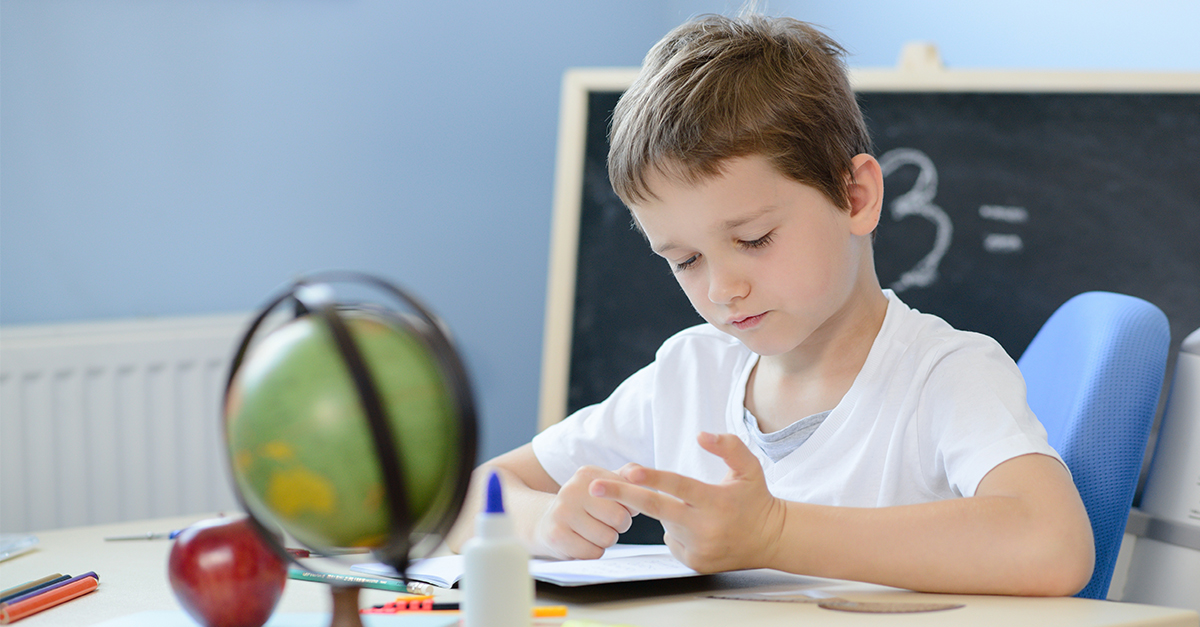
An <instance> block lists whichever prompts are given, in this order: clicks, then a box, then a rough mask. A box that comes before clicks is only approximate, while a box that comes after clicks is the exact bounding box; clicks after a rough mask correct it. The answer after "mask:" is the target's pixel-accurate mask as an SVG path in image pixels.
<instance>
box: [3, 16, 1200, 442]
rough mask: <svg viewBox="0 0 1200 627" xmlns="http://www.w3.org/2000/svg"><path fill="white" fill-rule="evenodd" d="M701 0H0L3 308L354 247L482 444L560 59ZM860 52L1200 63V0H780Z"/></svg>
mask: <svg viewBox="0 0 1200 627" xmlns="http://www.w3.org/2000/svg"><path fill="white" fill-rule="evenodd" d="M740 4H741V3H740V2H701V1H697V0H691V1H689V0H658V1H651V0H588V1H580V2H574V1H570V2H562V1H556V0H515V1H513V2H506V3H496V2H483V1H477V2H464V1H461V0H459V1H444V2H396V1H384V0H361V1H351V0H341V1H336V0H291V1H287V2H275V1H265V0H262V1H255V0H196V1H191V2H171V1H160V2H142V1H135V0H120V1H117V0H114V1H108V2H102V1H95V0H4V1H3V3H2V4H0V324H5V325H11V324H30V323H46V322H58V321H76V320H90V319H109V318H126V317H142V316H173V315H190V314H207V313H218V312H241V311H248V310H250V309H252V308H254V307H255V306H256V305H258V304H259V303H260V301H261V300H262V299H263V298H264V297H265V296H266V295H267V294H268V293H269V292H271V291H273V290H274V289H275V288H276V287H278V286H279V285H280V284H282V283H283V282H285V281H287V280H288V279H290V278H292V277H294V276H296V275H298V274H301V273H304V272H307V271H312V270H316V269H322V268H334V267H336V268H349V269H358V270H364V271H369V272H374V273H378V274H382V275H385V276H389V277H392V278H394V279H395V280H397V281H399V282H401V283H402V284H404V285H406V286H408V287H409V288H411V289H412V290H414V291H416V292H417V293H419V294H420V295H421V296H422V297H423V298H424V299H425V300H426V301H427V302H428V303H429V304H431V305H432V306H433V307H434V309H436V310H437V311H438V312H440V313H441V314H442V315H443V316H444V317H445V318H446V320H447V322H448V323H449V324H450V326H451V327H452V328H453V329H454V331H455V333H456V335H457V336H458V339H459V341H460V343H461V345H462V346H463V347H464V350H465V352H466V355H467V359H468V361H469V363H470V367H471V370H472V373H473V375H474V378H475V382H476V385H477V388H478V395H479V400H480V405H481V412H482V417H483V420H484V433H483V437H484V443H483V451H482V454H483V455H484V456H491V455H495V454H497V453H500V452H502V451H504V450H507V449H509V448H512V447H514V446H517V445H519V444H521V443H523V442H525V441H527V440H528V439H529V437H530V436H532V434H533V432H534V425H535V423H536V418H535V417H536V411H537V386H538V381H539V368H540V359H541V334H542V322H543V308H544V298H545V284H546V259H547V254H548V249H549V229H550V213H551V208H550V204H551V190H552V186H553V164H554V148H555V135H556V131H557V120H558V96H559V93H558V92H559V81H560V78H561V74H562V71H563V70H564V69H566V68H568V67H572V66H614V65H615V66H631V65H636V64H637V63H638V62H639V61H640V59H641V57H642V55H643V54H644V53H645V50H646V49H647V48H648V47H649V46H650V45H651V44H653V43H654V41H655V40H657V39H658V37H660V36H661V35H662V34H663V33H664V32H665V31H666V30H667V29H669V28H670V27H672V26H674V25H676V24H677V23H678V22H680V21H682V20H683V19H685V18H686V17H687V16H688V15H691V14H694V13H700V12H709V11H715V12H726V13H728V12H731V11H733V10H735V9H736V8H737V7H738V6H740ZM765 9H766V11H767V12H770V13H777V14H788V15H793V16H796V17H800V18H802V19H808V20H810V21H813V22H816V23H818V24H821V25H823V26H825V27H827V29H828V30H829V32H830V33H831V34H833V35H834V36H835V37H836V38H838V39H839V40H840V41H842V42H843V44H845V45H846V47H847V48H848V49H849V50H850V51H851V53H852V54H853V57H852V58H851V61H852V63H853V64H855V65H860V66H890V65H893V64H894V63H895V61H896V58H897V55H898V52H899V50H900V47H901V45H902V44H903V43H904V42H906V41H911V40H927V41H933V42H936V43H937V44H938V45H939V48H940V49H941V51H942V56H943V58H944V59H945V60H946V62H947V63H948V64H949V65H952V66H956V67H1017V68H1052V69H1060V68H1067V69H1071V68H1086V69H1149V70H1197V69H1200V43H1198V42H1200V40H1198V39H1197V38H1196V37H1195V36H1194V33H1193V32H1192V31H1193V29H1194V26H1195V25H1196V24H1200V3H1197V2H1194V1H1188V2H1183V1H1176V2H1139V3H1136V4H1134V3H1120V2H1057V3H1050V2H1044V1H1042V2H1033V1H1030V0H1016V1H1014V2H1008V3H1003V5H995V4H978V3H962V2H949V1H946V2H938V1H933V0H916V1H912V2H907V3H895V2H862V3H846V2H800V1H793V2H776V3H771V4H767V5H766V6H765Z"/></svg>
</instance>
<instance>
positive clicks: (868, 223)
mask: <svg viewBox="0 0 1200 627" xmlns="http://www.w3.org/2000/svg"><path fill="white" fill-rule="evenodd" d="M850 172H851V175H850V180H849V181H848V182H847V184H846V191H847V192H848V196H849V197H850V222H851V230H852V231H853V233H854V234H855V235H869V234H870V233H871V232H872V231H874V230H875V227H876V226H878V224H879V214H880V212H881V211H882V210H883V170H882V169H881V168H880V167H879V162H878V161H876V160H875V157H872V156H871V155H867V154H861V155H857V156H855V157H854V159H852V160H851V161H850Z"/></svg>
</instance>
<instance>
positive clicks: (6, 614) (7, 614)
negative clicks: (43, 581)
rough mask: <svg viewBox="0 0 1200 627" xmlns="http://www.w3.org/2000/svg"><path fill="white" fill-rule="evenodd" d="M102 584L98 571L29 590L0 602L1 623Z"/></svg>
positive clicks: (30, 613) (36, 611)
mask: <svg viewBox="0 0 1200 627" xmlns="http://www.w3.org/2000/svg"><path fill="white" fill-rule="evenodd" d="M99 585H100V578H99V577H98V576H97V575H96V573H94V572H91V573H86V574H83V575H80V576H78V577H73V578H71V579H68V580H66V581H63V582H61V583H56V584H54V585H52V586H49V587H46V588H42V589H40V590H35V591H33V592H27V593H25V594H23V595H21V596H18V597H14V598H13V599H12V600H10V601H5V602H3V603H0V625H7V624H9V623H13V622H16V621H18V620H21V619H22V618H25V617H26V616H30V615H32V614H37V613H38V612H40V611H42V610H44V609H48V608H51V607H54V606H55V605H58V604H60V603H66V602H67V601H70V600H71V599H74V598H76V597H80V596H83V595H85V594H87V593H89V592H91V591H93V590H95V589H96V587H97V586H99Z"/></svg>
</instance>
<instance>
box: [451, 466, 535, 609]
mask: <svg viewBox="0 0 1200 627" xmlns="http://www.w3.org/2000/svg"><path fill="white" fill-rule="evenodd" d="M463 555H464V559H465V561H466V566H465V568H464V569H463V578H462V582H461V583H460V584H459V586H460V587H461V588H462V608H463V626H464V627H529V626H530V625H531V624H532V622H533V578H532V577H530V576H529V553H528V552H527V551H526V550H525V547H523V546H521V544H520V543H519V542H518V541H517V534H516V531H515V530H514V528H513V523H512V520H511V519H509V517H508V515H507V514H505V513H504V498H503V495H502V494H501V491H500V477H499V476H498V475H496V473H495V472H493V473H492V474H491V476H490V477H488V486H487V507H486V508H485V509H484V511H483V512H480V514H479V515H478V516H477V517H476V518H475V537H473V538H471V539H470V540H468V541H467V544H466V546H465V547H464V549H463Z"/></svg>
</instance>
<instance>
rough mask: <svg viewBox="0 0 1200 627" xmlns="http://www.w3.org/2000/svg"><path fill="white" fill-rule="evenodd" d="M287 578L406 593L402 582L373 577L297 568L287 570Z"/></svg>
mask: <svg viewBox="0 0 1200 627" xmlns="http://www.w3.org/2000/svg"><path fill="white" fill-rule="evenodd" d="M288 577H289V578H291V579H299V580H301V581H315V582H317V583H328V584H333V585H343V586H358V587H360V588H375V589H376V590H388V591H391V592H407V591H408V589H407V588H405V587H404V582H403V581H394V580H388V579H376V578H375V577H359V576H357V575H339V574H335V573H314V572H308V571H304V570H300V569H299V568H289V569H288Z"/></svg>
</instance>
